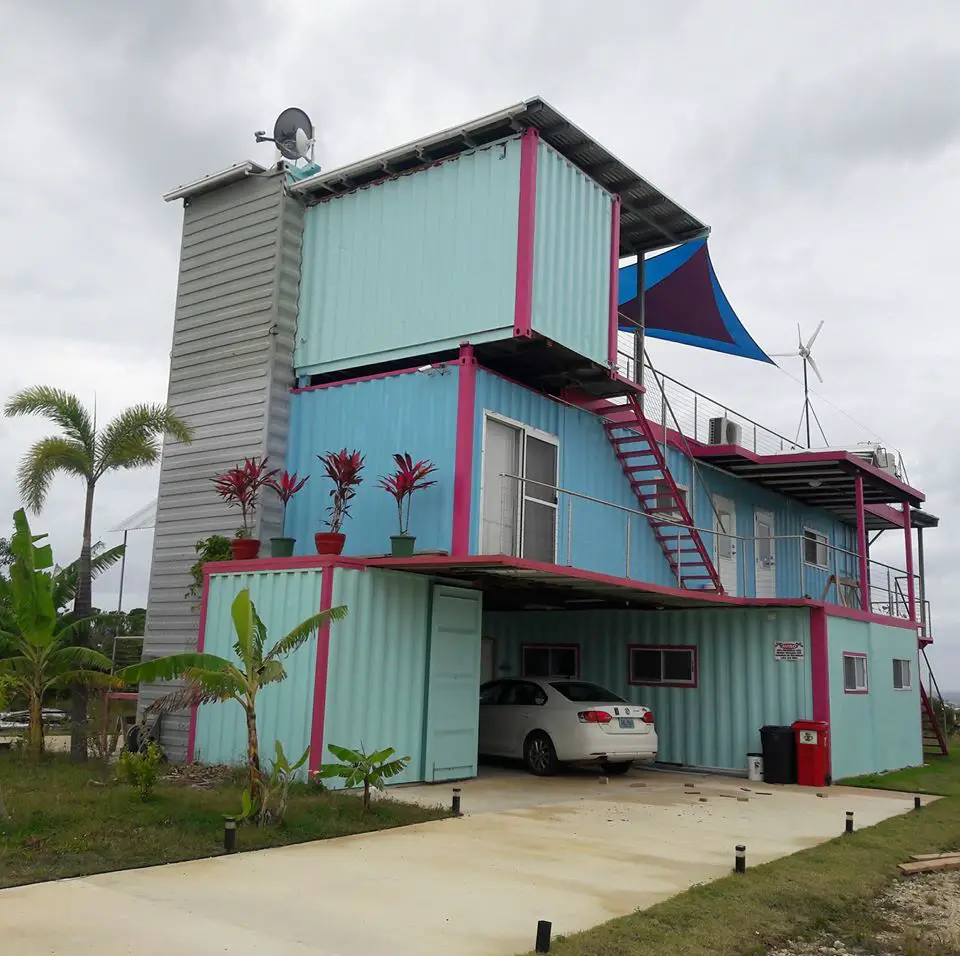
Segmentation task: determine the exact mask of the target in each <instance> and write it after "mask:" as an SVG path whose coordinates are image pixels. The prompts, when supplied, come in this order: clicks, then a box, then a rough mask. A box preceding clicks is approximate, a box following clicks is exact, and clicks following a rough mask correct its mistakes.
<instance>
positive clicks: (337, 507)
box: [317, 448, 363, 534]
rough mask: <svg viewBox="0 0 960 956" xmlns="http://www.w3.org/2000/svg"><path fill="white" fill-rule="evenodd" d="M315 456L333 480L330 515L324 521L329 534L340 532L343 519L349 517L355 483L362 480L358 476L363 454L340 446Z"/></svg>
mask: <svg viewBox="0 0 960 956" xmlns="http://www.w3.org/2000/svg"><path fill="white" fill-rule="evenodd" d="M317 458H319V459H320V463H321V464H322V465H323V470H324V472H326V475H327V477H328V478H329V479H330V480H331V481H332V482H333V489H332V490H331V492H330V497H331V498H332V499H333V500H332V501H331V502H330V507H329V508H328V509H327V513H328V514H329V515H330V517H329V518H328V519H327V520H326V522H325V523H326V525H327V527H328V528H329V529H330V534H340V528H341V527H343V521H344V519H345V518H349V517H350V502H351V501H352V500H353V498H354V496H355V495H356V493H357V485H359V484H360V483H361V482H362V481H363V478H361V477H360V472H361V471H363V455H361V454H360V452H359V451H356V450H355V451H347V449H346V448H342V449H341V450H340V451H328V452H327V453H326V454H325V455H317Z"/></svg>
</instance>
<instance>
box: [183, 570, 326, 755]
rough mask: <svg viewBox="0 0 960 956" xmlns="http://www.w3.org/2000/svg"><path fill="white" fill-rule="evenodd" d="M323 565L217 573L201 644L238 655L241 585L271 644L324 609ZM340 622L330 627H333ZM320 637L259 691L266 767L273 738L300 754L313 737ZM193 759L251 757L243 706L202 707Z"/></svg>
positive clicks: (259, 727) (218, 652)
mask: <svg viewBox="0 0 960 956" xmlns="http://www.w3.org/2000/svg"><path fill="white" fill-rule="evenodd" d="M321 576H322V575H321V572H320V571H319V570H309V569H308V570H304V569H301V570H291V571H261V572H259V573H250V574H213V575H211V576H210V593H209V598H208V604H207V616H206V629H205V639H204V651H205V652H206V653H208V654H216V655H218V656H220V657H225V658H227V659H228V660H236V659H237V658H236V655H235V653H234V650H233V645H234V643H235V641H236V632H235V630H234V628H233V619H232V617H231V615H230V607H231V605H232V604H233V600H234V598H235V597H236V596H237V594H238V593H239V592H240V591H242V590H243V589H244V588H249V589H250V597H251V600H252V601H253V603H254V605H255V606H256V608H257V613H258V614H259V615H260V618H261V619H262V620H263V623H264V624H265V625H266V627H267V634H268V644H267V646H268V648H269V647H270V646H271V645H272V644H273V643H274V642H276V641H278V640H280V638H282V637H283V636H284V635H285V634H287V633H289V631H291V630H292V629H293V628H294V627H296V625H298V624H299V623H300V622H301V621H303V620H305V619H306V618H308V617H310V616H311V615H312V614H316V613H317V612H318V611H319V610H320V579H321ZM341 626H342V624H336V625H334V626H333V630H335V629H336V628H339V627H341ZM316 659H317V639H316V637H313V638H311V639H310V640H309V641H307V642H306V643H305V644H303V645H302V646H301V647H299V648H298V649H297V650H296V651H294V652H293V653H292V654H289V655H287V657H285V658H284V660H283V665H284V667H285V669H286V671H287V679H286V680H284V681H280V682H278V683H275V684H269V685H268V686H266V687H265V688H264V689H263V690H262V691H260V693H259V695H258V696H257V733H258V737H259V740H260V754H261V759H262V760H263V764H264V768H265V769H267V768H269V766H270V764H269V761H270V758H271V757H272V756H273V753H274V742H275V741H277V740H279V741H281V743H282V744H283V747H284V750H285V751H286V754H287V756H288V757H289V758H290V759H291V760H296V759H297V758H299V756H300V755H301V754H302V753H303V751H304V750H305V749H306V748H307V747H308V746H309V744H310V731H311V727H312V721H313V685H314V674H315V671H316ZM194 753H195V759H196V760H197V761H199V762H202V763H207V764H239V763H245V762H246V759H247V729H246V723H245V717H244V713H243V709H242V708H241V707H240V705H239V704H236V703H233V702H232V701H226V702H224V703H214V704H204V705H203V706H202V707H200V708H199V709H198V711H197V736H196V744H195V751H194Z"/></svg>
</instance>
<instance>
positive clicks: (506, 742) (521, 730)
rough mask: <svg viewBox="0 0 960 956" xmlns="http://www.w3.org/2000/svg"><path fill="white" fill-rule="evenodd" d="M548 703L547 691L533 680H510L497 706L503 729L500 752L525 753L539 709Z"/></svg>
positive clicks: (512, 755)
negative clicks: (524, 749) (525, 745)
mask: <svg viewBox="0 0 960 956" xmlns="http://www.w3.org/2000/svg"><path fill="white" fill-rule="evenodd" d="M546 702H547V695H546V693H545V692H544V690H543V689H542V688H541V687H538V686H537V685H536V684H532V683H530V681H522V680H517V681H510V682H509V683H508V684H507V685H506V687H505V688H504V691H503V694H502V695H501V697H500V705H499V706H498V708H497V710H499V711H500V714H501V717H500V726H501V728H502V731H501V733H502V737H501V739H500V742H499V747H500V751H499V753H501V754H502V755H503V756H504V757H522V756H523V743H524V741H525V740H526V739H527V734H528V733H530V731H531V730H533V729H534V727H535V726H536V725H537V724H538V722H539V716H540V713H539V709H540V708H541V707H542V706H543V705H544V704H546Z"/></svg>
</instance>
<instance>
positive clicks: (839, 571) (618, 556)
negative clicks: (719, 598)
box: [481, 474, 930, 634]
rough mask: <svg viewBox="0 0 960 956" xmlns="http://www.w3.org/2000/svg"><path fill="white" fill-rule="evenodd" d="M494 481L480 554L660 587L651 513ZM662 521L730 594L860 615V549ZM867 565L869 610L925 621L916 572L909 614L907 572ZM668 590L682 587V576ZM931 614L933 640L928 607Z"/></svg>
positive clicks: (523, 482) (514, 478)
mask: <svg viewBox="0 0 960 956" xmlns="http://www.w3.org/2000/svg"><path fill="white" fill-rule="evenodd" d="M498 480H499V483H500V489H499V491H500V495H499V500H500V514H499V516H494V520H491V519H490V516H488V515H485V516H484V531H483V540H482V543H481V550H483V551H484V552H485V553H500V554H509V555H517V556H520V557H527V558H532V559H534V560H540V561H545V562H546V563H552V564H557V565H565V566H567V567H576V568H581V569H583V570H587V571H596V572H600V573H605V574H611V575H614V576H617V577H624V578H631V579H633V580H636V581H648V582H649V583H658V582H657V581H656V580H654V579H653V576H652V575H651V574H650V570H651V565H650V563H649V562H651V561H652V562H655V565H656V566H660V565H659V562H660V561H662V560H663V557H662V552H661V551H660V548H659V546H658V545H655V543H654V545H653V547H656V554H655V556H653V552H652V550H651V547H652V546H651V543H650V539H649V538H645V537H644V536H643V535H642V526H644V525H647V524H648V521H649V515H648V514H646V513H645V512H643V511H640V510H637V509H633V508H629V507H625V506H623V505H619V504H616V503H614V502H610V501H604V500H602V499H600V498H595V497H592V496H591V495H586V494H583V493H581V492H577V491H572V490H570V489H567V488H561V487H559V486H556V485H551V484H548V483H546V482H542V481H536V480H534V479H532V478H523V477H520V476H518V475H508V474H501V475H499V476H498ZM531 512H536V513H537V517H536V518H535V519H531V518H530V514H531ZM497 517H498V518H499V520H496V518H497ZM657 519H658V521H660V522H662V523H663V524H662V526H661V530H662V531H663V532H664V533H665V534H667V535H669V534H670V533H671V531H670V530H669V529H670V528H673V529H674V530H675V532H676V534H677V537H678V538H679V537H681V536H683V535H685V533H686V532H688V531H690V530H691V529H692V530H695V531H696V532H697V533H698V534H699V535H700V537H701V539H702V540H703V543H704V546H705V548H706V550H707V552H708V553H709V554H710V555H711V556H713V560H714V563H715V564H716V565H717V569H718V571H719V573H720V576H721V579H722V580H726V581H728V582H731V583H732V581H733V574H734V572H735V573H736V588H735V589H734V588H732V587H728V588H727V590H728V591H729V593H734V592H735V593H736V594H738V595H740V596H743V597H748V598H756V597H768V598H773V597H777V598H804V597H805V598H812V599H813V600H817V601H825V602H827V603H830V604H838V605H843V606H845V607H849V608H854V609H857V610H859V609H861V608H862V606H863V604H862V599H861V594H860V557H859V555H858V554H857V553H856V552H855V551H850V550H848V549H846V548H841V547H837V546H836V545H832V544H827V543H824V542H821V541H813V540H812V539H810V538H808V537H805V536H803V535H773V536H772V537H769V538H757V537H745V536H743V535H737V534H733V533H729V532H726V531H720V530H719V529H718V528H715V527H711V528H702V527H694V526H691V525H685V524H683V523H682V522H680V521H677V520H674V519H672V518H671V516H670V514H669V513H663V514H660V513H658V515H657ZM721 540H724V541H725V542H729V547H724V549H723V550H724V551H727V552H729V555H730V558H729V559H727V561H726V562H724V561H723V560H718V559H717V558H716V555H717V554H718V553H719V552H720V550H721V549H720V548H719V547H718V545H719V544H720V542H721ZM811 552H815V554H811ZM867 567H868V582H869V607H870V609H871V610H872V611H873V612H874V613H875V614H878V615H882V616H887V617H895V618H901V619H903V620H910V619H914V620H916V621H918V622H919V621H920V604H919V601H918V599H917V598H916V595H919V593H920V587H919V576H918V575H914V579H915V580H914V595H915V597H914V608H913V614H911V609H910V605H909V600H908V597H907V594H908V588H907V584H906V582H907V574H906V572H905V571H903V570H902V569H900V568H895V567H893V566H891V565H888V564H884V563H883V562H881V561H873V560H870V561H868V562H867ZM761 582H762V583H763V585H765V587H764V586H761ZM660 583H663V582H662V581H660ZM671 583H673V584H674V585H675V586H677V587H680V586H681V584H682V582H681V580H680V576H679V573H677V577H676V580H675V581H673V582H671ZM759 591H763V593H758V592H759ZM925 611H926V614H925V620H926V629H925V630H926V633H927V634H929V633H930V612H929V603H928V604H927V606H926V608H925Z"/></svg>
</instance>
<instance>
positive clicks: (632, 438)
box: [610, 432, 650, 448]
mask: <svg viewBox="0 0 960 956" xmlns="http://www.w3.org/2000/svg"><path fill="white" fill-rule="evenodd" d="M638 441H642V442H644V443H645V444H646V446H647V447H648V448H649V447H650V442H648V441H647V440H646V438H644V437H643V435H641V434H640V433H639V432H638V433H637V434H636V435H626V436H625V437H623V438H611V439H610V444H611V445H626V444H627V443H628V442H630V443H631V444H634V445H635V444H636V443H637V442H638Z"/></svg>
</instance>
